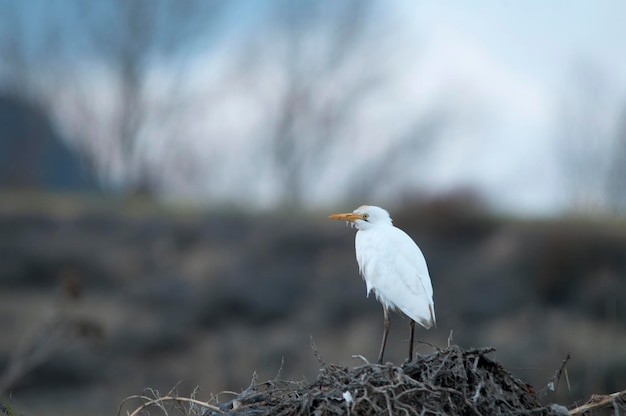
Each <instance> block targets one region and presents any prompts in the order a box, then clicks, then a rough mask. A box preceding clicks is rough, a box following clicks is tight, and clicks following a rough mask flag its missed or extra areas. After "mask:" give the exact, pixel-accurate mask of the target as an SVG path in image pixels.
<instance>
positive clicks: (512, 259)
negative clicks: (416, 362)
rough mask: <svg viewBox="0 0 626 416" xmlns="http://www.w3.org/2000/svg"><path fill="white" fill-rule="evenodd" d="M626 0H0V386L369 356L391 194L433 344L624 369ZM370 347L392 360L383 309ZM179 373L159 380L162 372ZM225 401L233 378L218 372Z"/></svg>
mask: <svg viewBox="0 0 626 416" xmlns="http://www.w3.org/2000/svg"><path fill="white" fill-rule="evenodd" d="M624 15H626V4H624V3H623V2H620V1H617V0H616V1H608V0H607V1H597V2H593V4H592V3H589V2H584V1H561V0H558V1H553V2H550V3H549V4H548V3H523V4H522V3H516V2H496V1H478V2H472V3H471V4H457V3H452V2H437V3H433V2H416V1H408V0H407V1H401V0H397V1H393V2H385V1H367V2H365V1H360V0H340V1H331V0H321V1H302V0H300V1H298V0H269V1H265V2H257V1H253V0H230V1H215V0H213V1H212V0H197V1H194V0H185V1H173V0H170V1H166V0H131V1H128V0H110V1H108V2H96V1H80V0H59V1H55V2H50V1H47V0H29V1H28V2H22V1H18V0H0V282H1V284H2V286H1V287H2V290H0V318H1V319H0V334H1V335H0V395H1V396H2V398H3V399H4V398H7V397H9V396H10V397H11V400H12V403H13V405H14V406H15V407H16V408H17V410H18V411H24V412H26V413H27V414H44V413H45V414H64V415H72V414H75V415H79V414H80V415H82V414H86V413H89V414H92V415H100V414H102V415H105V414H112V413H113V412H115V411H116V409H117V407H118V405H119V404H120V402H121V401H122V400H123V399H124V398H125V397H127V396H130V395H134V394H140V393H142V392H143V390H144V388H155V389H158V390H159V391H160V392H161V393H165V392H167V391H168V390H169V389H171V388H173V387H174V386H176V385H177V386H178V390H179V392H180V393H181V394H187V395H189V394H190V393H191V392H192V390H193V389H194V387H196V386H200V389H201V391H200V393H199V395H200V398H204V399H207V398H208V397H210V394H211V393H213V394H217V393H218V392H220V391H222V390H233V391H240V390H241V389H242V388H245V387H246V386H247V385H248V383H249V381H250V379H251V377H252V374H253V372H255V371H256V372H257V373H258V375H259V378H260V379H261V380H264V379H271V378H273V377H274V376H275V375H276V373H277V372H278V371H279V368H280V367H281V361H282V360H283V359H284V364H283V370H282V376H283V377H286V378H293V379H298V380H300V379H303V378H305V379H307V380H313V379H314V378H315V377H316V374H317V369H318V368H319V363H318V362H317V360H316V359H315V357H314V355H313V353H312V351H311V348H310V346H309V337H310V336H313V338H314V340H315V342H316V344H317V347H318V349H319V351H320V353H321V355H322V357H323V358H324V359H326V360H327V361H329V362H336V363H339V364H342V365H358V364H359V362H358V361H356V362H355V361H354V360H353V359H352V358H351V356H352V355H353V354H362V355H364V356H365V357H368V358H370V359H372V360H374V359H375V356H376V353H377V350H378V346H379V342H380V336H381V333H382V314H381V308H380V306H379V305H378V304H377V303H376V301H375V300H374V299H366V298H365V285H364V283H363V282H362V281H361V280H360V278H359V276H358V269H357V266H356V261H355V259H354V248H353V238H354V231H353V230H351V229H346V228H345V227H343V226H342V224H340V223H337V222H332V221H327V220H326V217H327V215H328V214H331V213H336V212H343V211H350V210H352V209H354V208H355V207H357V206H358V205H361V204H364V203H367V204H375V205H381V206H383V207H385V208H387V209H388V210H389V211H390V212H391V214H392V217H393V218H394V220H395V224H396V225H398V226H399V227H400V228H403V229H405V230H406V231H407V232H408V233H409V234H410V235H411V236H412V237H413V238H414V239H415V240H416V241H417V242H418V244H419V245H420V246H421V248H422V250H423V252H424V254H425V256H426V258H427V260H428V262H429V266H430V269H431V277H432V279H433V286H434V289H435V304H436V310H437V316H438V328H437V329H435V330H431V331H418V338H419V339H421V340H423V341H424V342H426V343H425V344H423V345H421V346H420V348H419V349H420V352H421V353H427V352H429V351H431V347H430V346H429V345H428V344H427V343H431V344H435V345H438V346H440V347H443V346H445V345H446V344H447V342H448V338H449V337H450V334H451V331H453V332H452V342H454V343H458V344H459V345H461V346H463V347H470V346H494V347H496V348H497V352H496V358H497V359H498V360H499V361H501V362H502V363H503V364H504V365H505V366H506V367H507V368H510V369H511V370H512V371H513V372H514V373H515V374H516V375H518V376H519V377H520V378H522V379H524V380H525V381H528V382H529V383H531V384H533V385H534V386H535V387H536V388H537V389H540V388H542V387H543V386H544V385H545V383H546V382H547V380H548V379H549V378H550V377H551V376H552V374H553V372H554V370H555V369H556V368H557V367H558V366H559V364H560V362H561V360H562V359H563V358H565V355H566V354H567V353H568V352H571V353H572V360H571V361H570V363H569V365H568V376H569V384H570V385H569V389H568V386H566V385H565V383H564V382H563V383H562V384H561V385H560V386H559V389H558V392H557V395H556V396H554V397H550V398H549V399H550V400H557V401H560V402H561V403H564V404H570V403H572V402H573V401H575V400H578V401H583V400H586V399H587V397H588V396H589V395H590V394H592V393H609V392H612V391H614V390H622V389H624V388H626V348H625V346H626V331H625V328H626V300H625V296H626V221H625V220H624V218H625V216H626V58H625V54H624V51H625V50H626V33H624V29H623V16H624ZM391 331H392V332H391V335H390V343H389V346H388V348H389V352H388V355H387V357H386V358H387V359H388V360H391V361H394V362H396V363H401V362H402V361H403V360H404V358H405V356H406V351H405V350H406V344H407V342H406V341H407V337H408V320H406V319H403V318H400V317H398V316H396V315H394V317H392V330H391ZM179 382H180V384H177V383H179ZM220 397H221V399H222V400H223V401H226V400H228V399H229V396H228V395H223V396H220Z"/></svg>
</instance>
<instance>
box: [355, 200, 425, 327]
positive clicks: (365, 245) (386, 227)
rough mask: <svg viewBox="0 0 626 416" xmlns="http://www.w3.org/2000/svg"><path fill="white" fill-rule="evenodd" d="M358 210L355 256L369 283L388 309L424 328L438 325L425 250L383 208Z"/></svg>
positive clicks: (365, 207)
mask: <svg viewBox="0 0 626 416" xmlns="http://www.w3.org/2000/svg"><path fill="white" fill-rule="evenodd" d="M354 213H355V214H359V215H362V214H366V215H367V218H366V219H364V220H357V221H355V224H356V227H357V228H358V229H359V231H358V232H357V234H356V239H355V248H356V259H357V262H358V264H359V269H360V271H361V275H362V276H363V279H364V280H365V284H366V286H367V293H368V295H369V293H370V292H371V291H373V292H374V294H375V295H376V297H377V299H378V300H379V301H380V302H381V303H384V304H385V305H387V307H388V308H389V309H399V310H400V311H402V312H403V313H404V314H406V315H407V316H408V317H409V318H411V319H413V320H414V321H415V322H417V323H419V324H420V325H422V326H423V327H425V328H430V327H431V326H433V325H435V323H436V320H435V308H434V302H433V287H432V284H431V281H430V276H429V274H428V266H427V265H426V260H425V258H424V255H423V254H422V251H421V250H420V249H419V247H418V246H417V244H415V242H414V241H413V240H412V239H411V237H409V236H408V235H407V234H406V233H405V232H404V231H402V230H400V229H399V228H396V227H394V226H393V224H392V222H391V218H390V217H389V213H387V211H385V210H384V209H382V208H379V207H374V206H362V207H359V208H357V209H356V210H355V211H354Z"/></svg>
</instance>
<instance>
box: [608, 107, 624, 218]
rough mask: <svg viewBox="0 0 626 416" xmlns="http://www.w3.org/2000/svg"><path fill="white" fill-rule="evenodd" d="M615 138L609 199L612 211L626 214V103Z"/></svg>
mask: <svg viewBox="0 0 626 416" xmlns="http://www.w3.org/2000/svg"><path fill="white" fill-rule="evenodd" d="M617 124H618V125H617V128H616V131H615V138H614V142H613V145H612V146H611V148H610V166H609V171H608V176H607V184H606V189H607V191H606V192H607V201H608V205H609V209H610V210H611V212H612V213H615V214H620V215H625V214H626V105H622V111H621V114H620V118H619V120H618V122H617Z"/></svg>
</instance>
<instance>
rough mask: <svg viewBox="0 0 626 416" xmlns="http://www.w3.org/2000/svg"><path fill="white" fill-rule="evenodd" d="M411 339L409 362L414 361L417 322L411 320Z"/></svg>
mask: <svg viewBox="0 0 626 416" xmlns="http://www.w3.org/2000/svg"><path fill="white" fill-rule="evenodd" d="M409 325H410V326H411V338H410V339H409V362H411V361H413V336H414V335H415V321H414V320H413V319H411V322H410V323H409Z"/></svg>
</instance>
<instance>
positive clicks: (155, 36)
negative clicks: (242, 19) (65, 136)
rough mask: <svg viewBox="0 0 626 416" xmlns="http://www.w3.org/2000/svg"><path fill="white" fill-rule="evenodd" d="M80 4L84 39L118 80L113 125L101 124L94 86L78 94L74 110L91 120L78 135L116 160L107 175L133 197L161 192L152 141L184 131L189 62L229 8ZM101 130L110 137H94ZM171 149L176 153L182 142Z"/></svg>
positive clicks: (188, 1) (148, 0)
mask: <svg viewBox="0 0 626 416" xmlns="http://www.w3.org/2000/svg"><path fill="white" fill-rule="evenodd" d="M76 5H77V7H76V8H75V10H77V11H78V13H79V16H77V20H78V21H79V22H82V25H81V26H80V28H79V30H80V34H79V36H84V39H83V41H84V42H86V43H87V48H88V49H89V50H90V51H92V54H93V55H94V59H95V61H96V62H98V63H99V64H100V65H102V66H103V67H104V71H106V73H107V74H109V75H110V76H111V78H110V83H111V85H110V87H111V90H110V99H111V102H110V103H109V106H110V107H109V108H110V114H109V117H108V120H107V122H106V123H102V121H101V120H102V118H103V116H102V113H101V112H102V108H101V107H100V106H95V105H93V101H94V99H95V98H96V97H95V95H94V93H93V85H85V86H84V87H83V89H82V90H81V91H77V93H76V94H75V95H74V100H75V103H74V106H75V107H74V108H75V110H76V111H80V109H82V115H83V117H81V118H79V119H76V120H77V121H78V125H77V126H76V127H77V129H76V130H77V131H76V134H77V135H79V136H81V137H83V138H84V139H87V140H81V141H80V142H79V143H80V144H81V145H82V151H83V153H85V154H88V155H92V157H95V158H96V159H97V160H99V161H102V157H103V155H108V158H107V160H105V161H104V163H105V166H104V167H102V166H101V167H100V168H104V170H105V172H106V173H107V175H111V174H112V171H115V170H116V169H121V170H122V171H123V172H122V175H123V177H124V181H125V182H126V184H127V186H128V187H130V189H131V190H133V191H135V192H137V191H139V192H144V193H145V192H148V193H150V192H152V191H154V190H155V189H154V188H155V187H157V186H158V180H159V177H160V175H159V174H158V172H159V170H160V169H161V167H158V166H153V165H152V164H151V163H150V157H149V154H150V152H151V149H150V147H151V145H153V144H154V140H152V139H153V137H151V136H154V135H158V134H159V133H160V134H163V133H164V132H167V133H165V134H164V136H167V135H170V136H171V135H174V134H175V133H174V131H175V130H176V129H177V128H179V127H180V123H181V118H182V113H183V112H185V111H187V110H188V107H189V106H190V105H191V100H190V96H189V95H186V94H185V93H184V92H183V91H182V88H181V86H182V85H184V80H185V75H186V73H185V70H186V69H188V67H189V64H190V59H189V55H190V54H191V53H193V52H194V48H198V47H200V43H202V42H204V44H203V45H202V46H203V47H206V43H207V42H208V41H209V34H210V33H211V32H210V29H211V25H212V24H214V23H215V20H216V19H217V17H218V16H219V15H220V13H221V12H222V9H223V3H222V2H219V1H217V0H208V1H202V0H185V1H171V0H133V1H126V0H115V1H113V2H107V4H106V5H102V4H99V3H95V2H88V3H86V2H82V1H80V0H79V1H77V2H76ZM158 65H163V66H165V67H167V68H168V69H169V71H168V73H167V75H165V74H158V73H157V71H156V70H155V68H156V67H157V66H158ZM80 69H81V68H80V66H79V70H80ZM155 73H156V74H155ZM95 125H100V126H101V128H102V129H103V130H104V131H102V132H100V134H99V135H98V136H99V137H94V134H90V130H92V129H93V127H94V126H95ZM107 136H108V137H107ZM168 139H171V137H169V138H168ZM164 140H167V139H164ZM97 141H100V143H97ZM103 142H105V143H107V144H106V145H104V147H103V144H104V143H103ZM170 145H171V147H172V148H174V147H175V146H176V143H170ZM172 151H173V149H172Z"/></svg>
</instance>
